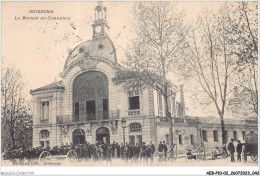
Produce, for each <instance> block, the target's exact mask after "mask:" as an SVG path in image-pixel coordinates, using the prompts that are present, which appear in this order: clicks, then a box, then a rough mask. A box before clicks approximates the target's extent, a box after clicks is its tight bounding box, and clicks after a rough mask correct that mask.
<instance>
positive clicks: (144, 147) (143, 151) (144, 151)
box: [140, 142, 147, 162]
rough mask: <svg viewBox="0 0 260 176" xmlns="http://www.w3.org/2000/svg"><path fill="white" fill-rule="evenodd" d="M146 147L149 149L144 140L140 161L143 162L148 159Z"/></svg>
mask: <svg viewBox="0 0 260 176" xmlns="http://www.w3.org/2000/svg"><path fill="white" fill-rule="evenodd" d="M146 149H147V146H146V145H145V142H143V144H142V147H141V158H140V161H142V162H145V160H146V152H147V151H146Z"/></svg>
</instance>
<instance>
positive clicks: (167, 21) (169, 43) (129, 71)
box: [114, 2, 187, 148]
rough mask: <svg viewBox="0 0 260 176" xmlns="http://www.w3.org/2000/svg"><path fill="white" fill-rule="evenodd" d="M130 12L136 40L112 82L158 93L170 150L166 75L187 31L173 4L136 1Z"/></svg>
mask: <svg viewBox="0 0 260 176" xmlns="http://www.w3.org/2000/svg"><path fill="white" fill-rule="evenodd" d="M173 9H174V10H173ZM133 13H134V16H135V24H134V27H135V32H136V35H137V37H136V39H134V40H133V41H132V42H131V47H129V52H128V53H126V56H127V60H126V61H125V65H126V68H125V69H119V70H118V72H117V75H116V77H115V79H114V80H115V81H116V82H118V83H125V85H126V86H128V87H132V88H136V87H145V86H150V87H152V88H154V89H155V90H157V91H158V92H160V93H161V95H162V96H163V97H164V102H165V103H164V104H165V107H164V109H165V112H166V119H167V121H168V122H169V144H170V147H171V148H172V147H173V134H172V119H171V114H170V113H169V104H168V97H169V96H170V94H171V93H170V88H171V86H172V85H171V83H170V81H168V80H167V76H168V75H169V73H170V72H171V71H172V70H173V68H174V67H175V64H176V63H177V62H178V59H179V56H180V53H181V52H182V49H183V45H184V43H185V42H184V41H185V36H186V35H187V29H186V28H185V27H184V25H183V19H182V18H183V16H182V14H181V13H178V12H177V3H173V2H138V3H136V4H135V6H134V12H133Z"/></svg>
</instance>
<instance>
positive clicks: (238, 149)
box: [237, 140, 243, 162]
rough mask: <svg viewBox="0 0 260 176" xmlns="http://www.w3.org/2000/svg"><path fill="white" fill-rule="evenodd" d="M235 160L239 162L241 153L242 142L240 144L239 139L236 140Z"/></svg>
mask: <svg viewBox="0 0 260 176" xmlns="http://www.w3.org/2000/svg"><path fill="white" fill-rule="evenodd" d="M237 142H238V144H237V161H239V162H241V153H242V146H243V144H241V142H240V140H238V141H237Z"/></svg>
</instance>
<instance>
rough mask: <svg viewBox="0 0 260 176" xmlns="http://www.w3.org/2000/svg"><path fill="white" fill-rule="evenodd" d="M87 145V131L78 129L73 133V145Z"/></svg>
mask: <svg viewBox="0 0 260 176" xmlns="http://www.w3.org/2000/svg"><path fill="white" fill-rule="evenodd" d="M84 143H85V131H84V130H82V129H76V130H74V131H73V144H74V145H77V144H84Z"/></svg>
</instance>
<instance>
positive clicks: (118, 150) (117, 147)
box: [116, 143, 120, 158]
mask: <svg viewBox="0 0 260 176" xmlns="http://www.w3.org/2000/svg"><path fill="white" fill-rule="evenodd" d="M116 153H117V158H120V145H119V144H118V143H116Z"/></svg>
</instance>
